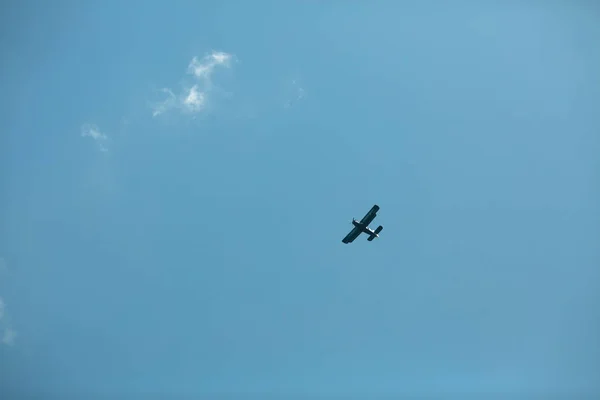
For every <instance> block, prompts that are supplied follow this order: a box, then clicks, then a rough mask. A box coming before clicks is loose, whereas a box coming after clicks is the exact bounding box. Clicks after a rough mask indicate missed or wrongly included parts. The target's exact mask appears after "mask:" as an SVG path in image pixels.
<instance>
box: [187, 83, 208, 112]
mask: <svg viewBox="0 0 600 400" xmlns="http://www.w3.org/2000/svg"><path fill="white" fill-rule="evenodd" d="M205 98H206V97H205V95H204V93H202V92H200V91H199V89H198V85H194V86H192V88H191V89H190V90H189V92H188V95H187V96H186V97H185V99H184V100H183V104H184V106H185V107H186V108H187V109H188V110H189V111H190V112H198V111H200V110H201V109H202V107H203V106H204V101H205Z"/></svg>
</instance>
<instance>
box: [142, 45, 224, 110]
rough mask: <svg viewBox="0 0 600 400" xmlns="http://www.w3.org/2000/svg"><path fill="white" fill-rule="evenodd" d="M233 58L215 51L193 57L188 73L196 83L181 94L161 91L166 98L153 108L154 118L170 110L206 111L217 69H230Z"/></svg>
mask: <svg viewBox="0 0 600 400" xmlns="http://www.w3.org/2000/svg"><path fill="white" fill-rule="evenodd" d="M232 59H233V56H232V55H231V54H229V53H225V52H222V51H213V52H212V53H211V54H209V55H207V56H205V57H203V58H202V59H199V58H198V57H193V58H192V60H191V61H190V63H189V64H188V68H187V73H188V75H191V76H192V77H193V79H194V82H193V84H192V85H191V86H189V87H188V88H186V89H184V90H182V92H181V93H180V94H175V93H174V92H173V90H172V89H170V88H164V89H162V90H161V92H162V93H163V94H165V95H166V98H165V99H164V100H163V101H161V102H159V103H157V104H155V105H154V106H153V107H152V116H153V117H158V116H159V115H162V114H164V113H166V112H168V111H170V110H174V109H175V110H179V111H181V112H186V113H192V114H196V113H199V112H201V111H202V110H204V109H205V108H206V106H207V104H208V102H209V94H210V92H211V90H212V88H213V81H212V79H213V74H214V72H215V70H216V69H217V68H229V67H230V66H231V60H232Z"/></svg>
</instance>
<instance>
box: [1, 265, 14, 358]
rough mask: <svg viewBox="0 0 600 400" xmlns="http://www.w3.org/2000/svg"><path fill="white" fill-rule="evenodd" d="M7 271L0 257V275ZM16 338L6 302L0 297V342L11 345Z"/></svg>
mask: <svg viewBox="0 0 600 400" xmlns="http://www.w3.org/2000/svg"><path fill="white" fill-rule="evenodd" d="M6 272H7V267H6V261H5V260H4V258H2V257H0V275H4V274H5V273H6ZM16 338H17V331H16V330H15V329H14V328H13V326H12V323H11V321H10V315H8V312H7V311H6V303H5V302H4V299H3V298H2V297H0V343H2V344H4V345H7V346H13V345H14V344H15V340H16Z"/></svg>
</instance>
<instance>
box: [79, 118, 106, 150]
mask: <svg viewBox="0 0 600 400" xmlns="http://www.w3.org/2000/svg"><path fill="white" fill-rule="evenodd" d="M81 136H83V137H91V138H92V139H94V141H95V142H96V143H98V147H99V148H100V151H108V147H107V144H108V136H106V134H104V133H102V132H101V131H100V129H99V128H98V127H97V126H96V125H93V124H83V125H82V126H81Z"/></svg>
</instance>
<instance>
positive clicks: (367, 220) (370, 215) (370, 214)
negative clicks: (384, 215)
mask: <svg viewBox="0 0 600 400" xmlns="http://www.w3.org/2000/svg"><path fill="white" fill-rule="evenodd" d="M377 211H379V206H378V205H377V204H375V205H374V206H373V207H372V208H371V209H370V210H369V212H368V213H367V215H365V216H364V217H363V219H361V220H360V223H361V224H364V225H365V226H366V225H369V224H370V223H371V221H373V219H375V217H376V216H377Z"/></svg>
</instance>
